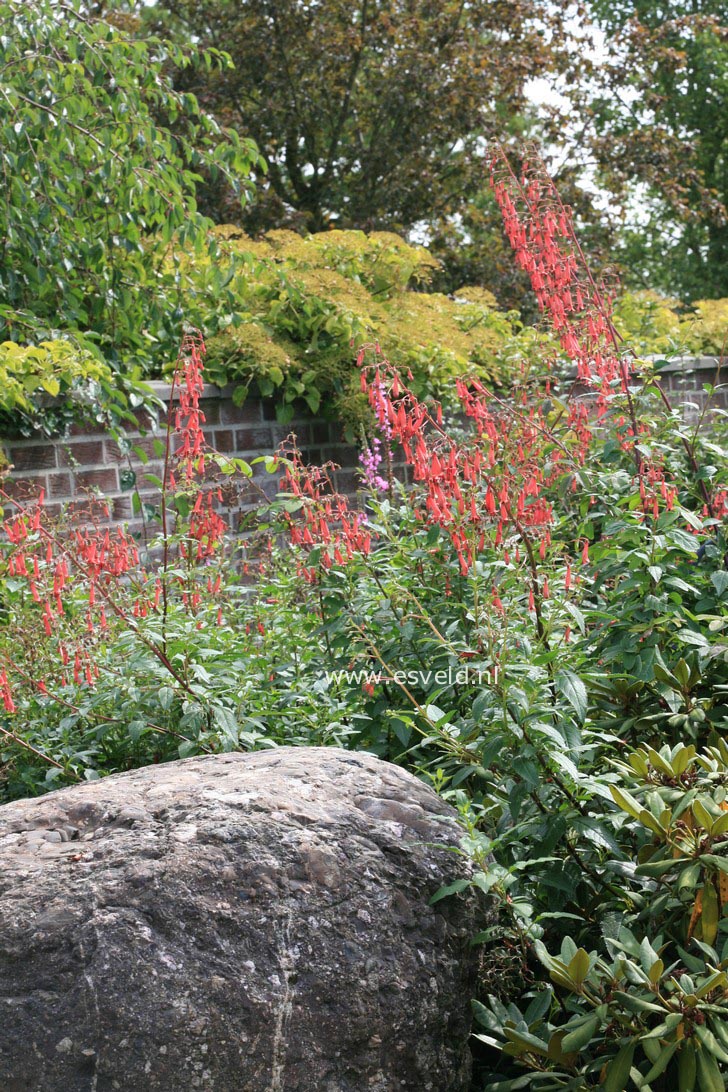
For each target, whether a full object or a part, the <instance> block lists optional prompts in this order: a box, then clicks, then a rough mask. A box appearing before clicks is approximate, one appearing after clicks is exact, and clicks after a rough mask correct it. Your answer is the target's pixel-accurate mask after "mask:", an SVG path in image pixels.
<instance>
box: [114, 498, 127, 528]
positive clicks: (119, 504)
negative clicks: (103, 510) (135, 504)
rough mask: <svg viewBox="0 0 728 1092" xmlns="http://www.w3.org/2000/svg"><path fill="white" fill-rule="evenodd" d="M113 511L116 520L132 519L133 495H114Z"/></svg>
mask: <svg viewBox="0 0 728 1092" xmlns="http://www.w3.org/2000/svg"><path fill="white" fill-rule="evenodd" d="M111 513H112V517H113V519H114V520H118V521H122V522H123V521H124V520H127V519H130V517H131V514H132V511H131V496H125V497H114V498H113V500H112V502H111Z"/></svg>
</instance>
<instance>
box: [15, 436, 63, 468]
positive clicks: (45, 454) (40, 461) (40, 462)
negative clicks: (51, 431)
mask: <svg viewBox="0 0 728 1092" xmlns="http://www.w3.org/2000/svg"><path fill="white" fill-rule="evenodd" d="M10 462H11V463H12V464H13V467H14V469H15V470H50V469H51V468H53V467H55V466H57V463H56V449H55V446H54V445H53V444H52V443H48V441H45V440H44V441H43V442H42V443H40V444H33V446H32V447H30V446H29V447H11V449H10Z"/></svg>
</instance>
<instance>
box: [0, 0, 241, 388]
mask: <svg viewBox="0 0 728 1092" xmlns="http://www.w3.org/2000/svg"><path fill="white" fill-rule="evenodd" d="M87 7H88V6H87V5H85V4H82V3H81V2H80V0H71V2H69V3H61V2H60V0H38V2H37V3H32V4H27V3H24V2H23V0H2V3H0V133H1V137H2V139H1V141H0V143H1V144H2V172H3V178H4V185H3V187H2V196H1V197H0V234H1V235H2V238H3V261H2V270H1V271H0V326H1V329H2V334H3V337H4V338H5V339H12V340H16V341H23V340H26V339H28V340H32V341H49V340H53V339H54V338H56V337H57V333H56V332H55V331H57V330H58V329H62V330H64V331H66V332H75V333H76V336H77V337H80V338H86V339H87V344H89V345H90V346H93V345H94V344H97V345H100V346H101V348H102V350H103V351H104V352H105V354H106V355H107V356H109V358H110V359H112V358H115V359H117V360H119V359H121V360H126V361H130V359H131V358H134V357H138V358H140V359H141V361H145V360H148V359H149V357H150V355H151V354H153V353H154V351H155V350H156V349H157V348H158V347H162V348H163V349H164V348H165V347H166V351H167V353H169V352H170V351H173V350H171V348H170V347H171V346H174V345H175V344H176V343H177V340H178V337H179V332H180V329H181V312H180V311H179V308H178V303H179V298H178V293H179V289H180V277H179V273H178V271H175V268H174V266H172V267H169V266H168V265H165V263H164V261H163V255H164V253H165V250H166V248H167V247H168V245H169V243H170V241H171V240H173V239H177V240H179V241H180V242H181V243H182V244H183V245H185V246H186V247H188V248H190V250H197V251H200V252H202V251H203V250H204V249H207V247H208V237H207V236H206V234H205V228H206V226H207V222H206V221H205V220H204V219H203V218H202V217H201V216H200V215H199V214H198V212H197V210H196V204H195V198H194V193H195V185H196V181H197V179H198V176H199V170H200V169H202V168H203V167H204V168H205V169H206V170H208V171H211V172H213V174H214V175H218V174H220V175H224V176H225V177H226V179H227V180H228V182H229V184H230V185H231V186H233V188H234V190H235V192H236V193H238V194H239V195H240V196H241V197H244V196H245V194H246V192H247V186H248V184H249V181H248V180H249V174H250V170H251V166H252V164H253V163H255V162H256V156H257V153H256V152H255V149H254V148H253V146H252V145H251V144H250V142H246V141H242V142H241V141H240V140H239V139H238V138H237V136H236V135H235V134H227V135H223V134H222V132H221V130H220V128H219V126H218V125H217V123H216V122H215V121H214V120H213V119H212V118H211V117H209V116H208V115H207V114H206V113H205V112H204V111H203V110H202V109H201V108H200V107H199V105H198V103H197V102H196V100H195V99H194V96H192V95H190V94H183V93H180V92H177V91H175V90H174V89H173V88H172V86H171V84H170V81H169V78H168V75H167V71H168V66H169V65H170V64H172V63H174V64H175V65H178V66H183V67H184V66H186V65H187V64H189V63H191V61H192V55H191V54H188V53H185V52H184V51H183V50H181V49H179V48H178V47H176V46H172V45H170V44H169V43H165V42H162V41H161V40H159V39H156V38H149V39H146V40H144V41H142V40H139V39H138V38H136V37H134V36H133V34H131V33H129V32H127V31H126V30H125V29H124V23H123V20H117V21H116V23H112V22H108V21H105V20H103V19H100V18H95V17H94V16H93V15H90V14H87ZM200 59H201V60H202V62H204V64H206V65H207V66H209V67H210V68H213V67H215V66H219V65H224V64H226V63H227V61H226V59H225V58H224V56H222V55H220V54H218V53H216V52H215V51H214V50H213V51H207V52H205V53H202V54H200ZM160 119H163V120H160ZM130 366H131V365H130Z"/></svg>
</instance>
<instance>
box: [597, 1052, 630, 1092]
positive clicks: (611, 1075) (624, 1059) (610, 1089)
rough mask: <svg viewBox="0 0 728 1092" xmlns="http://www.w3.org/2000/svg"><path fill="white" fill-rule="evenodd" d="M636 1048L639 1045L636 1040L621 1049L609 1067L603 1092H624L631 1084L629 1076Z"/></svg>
mask: <svg viewBox="0 0 728 1092" xmlns="http://www.w3.org/2000/svg"><path fill="white" fill-rule="evenodd" d="M636 1047H637V1043H636V1041H635V1040H634V1039H632V1040H631V1041H630V1042H629V1043H625V1044H624V1046H622V1047H620V1050H619V1052H618V1053H617V1055H616V1057H614V1058H613V1059H612V1061H611V1062H610V1063H609V1065H608V1066H607V1072H606V1075H605V1077H604V1083H603V1084H602V1092H624V1089H626V1087H627V1085H628V1083H629V1074H630V1070H631V1069H632V1059H633V1057H634V1052H635V1049H636Z"/></svg>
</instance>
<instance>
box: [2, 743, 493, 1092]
mask: <svg viewBox="0 0 728 1092" xmlns="http://www.w3.org/2000/svg"><path fill="white" fill-rule="evenodd" d="M456 842H457V829H456V827H455V824H454V822H453V819H452V813H451V812H450V809H449V808H448V807H447V806H446V805H444V804H443V803H442V801H440V800H439V799H438V797H437V796H436V795H435V794H434V793H433V792H431V791H430V790H429V789H428V788H427V787H426V786H425V785H423V784H421V783H420V782H419V781H417V780H416V779H415V778H414V777H412V776H411V775H410V774H408V773H406V772H404V771H403V770H400V769H398V768H397V767H395V766H392V765H388V764H386V763H383V762H381V761H379V760H378V759H376V758H373V757H372V756H369V755H365V754H358V753H356V754H355V753H349V752H345V751H340V750H338V749H335V748H300V749H298V748H281V749H280V750H274V751H265V752H259V753H256V754H228V755H216V756H209V757H205V758H193V759H186V760H185V761H182V762H174V763H169V764H166V765H162V766H153V767H147V768H145V769H141V770H135V771H133V772H131V773H128V774H118V775H116V776H114V777H109V778H106V779H104V780H101V781H97V782H92V783H88V784H84V785H79V786H75V787H73V788H70V789H62V790H59V791H57V792H53V793H50V794H49V795H47V796H44V797H41V798H38V799H34V800H21V801H17V802H14V803H11V804H6V805H5V806H4V807H2V808H0V862H1V865H2V868H1V870H0V1088H1V1089H2V1090H3V1092H108V1090H111V1089H120V1090H122V1092H188V1090H192V1089H202V1090H214V1092H309V1090H310V1092H314V1090H315V1092H403V1090H407V1092H410V1090H411V1092H428V1090H431V1092H451V1090H452V1092H461V1090H464V1089H466V1088H467V1087H468V1079H469V1070H470V1062H469V1052H468V1047H467V1039H468V1033H469V1026H470V1015H469V998H470V996H471V992H472V986H473V977H474V975H475V956H474V953H473V951H472V950H471V949H469V948H468V939H469V937H471V936H472V935H473V934H474V933H475V932H476V931H477V930H478V929H479V928H482V927H483V925H484V923H485V922H486V921H487V919H488V914H489V911H488V909H487V908H485V907H484V906H483V904H482V903H480V902H478V901H477V900H476V898H475V896H474V895H470V894H468V895H466V896H463V895H458V896H456V897H453V898H446V899H444V900H442V901H441V902H438V903H436V904H435V905H434V906H430V905H428V900H429V898H430V896H431V895H433V894H434V892H435V891H437V889H438V888H439V887H440V886H442V885H443V884H445V883H450V882H452V880H454V879H455V878H456V877H457V876H459V875H463V874H464V873H465V870H466V867H467V866H466V865H465V864H464V863H463V860H462V858H461V857H460V856H459V855H458V854H456V853H453V852H452V851H451V850H447V849H444V848H441V847H442V846H444V845H448V844H449V845H454V844H456Z"/></svg>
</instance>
